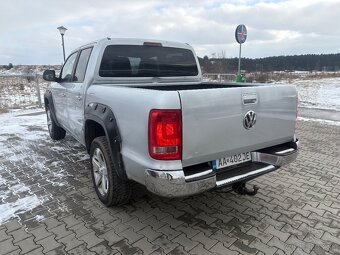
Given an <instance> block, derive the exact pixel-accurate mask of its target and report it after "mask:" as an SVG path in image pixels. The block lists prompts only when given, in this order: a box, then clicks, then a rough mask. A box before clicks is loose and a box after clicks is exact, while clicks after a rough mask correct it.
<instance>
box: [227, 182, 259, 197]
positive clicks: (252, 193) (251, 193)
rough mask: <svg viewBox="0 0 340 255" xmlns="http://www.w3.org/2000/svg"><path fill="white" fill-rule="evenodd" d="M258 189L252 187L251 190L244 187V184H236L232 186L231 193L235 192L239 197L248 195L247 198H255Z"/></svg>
mask: <svg viewBox="0 0 340 255" xmlns="http://www.w3.org/2000/svg"><path fill="white" fill-rule="evenodd" d="M258 190H259V187H258V186H256V185H254V186H253V188H252V189H249V188H247V187H246V184H245V183H243V182H242V183H236V184H234V185H233V191H235V192H236V193H237V194H239V195H248V196H255V195H256V194H257V191H258Z"/></svg>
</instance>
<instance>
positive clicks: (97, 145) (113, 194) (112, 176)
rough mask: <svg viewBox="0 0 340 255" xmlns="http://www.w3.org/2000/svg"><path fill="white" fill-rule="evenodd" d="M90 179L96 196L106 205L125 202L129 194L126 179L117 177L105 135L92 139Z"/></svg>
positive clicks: (129, 189) (128, 185)
mask: <svg viewBox="0 0 340 255" xmlns="http://www.w3.org/2000/svg"><path fill="white" fill-rule="evenodd" d="M90 160H91V171H92V181H93V184H94V187H95V190H96V193H97V196H98V198H99V199H100V200H101V201H102V202H103V204H105V205H106V206H112V205H119V204H125V203H127V202H128V201H129V199H130V196H131V186H130V183H129V182H128V181H125V180H122V179H120V178H119V176H118V174H117V172H116V169H115V167H114V164H113V160H112V156H111V153H110V148H109V144H108V142H107V139H106V137H105V136H100V137H97V138H95V139H94V140H93V142H92V144H91V150H90Z"/></svg>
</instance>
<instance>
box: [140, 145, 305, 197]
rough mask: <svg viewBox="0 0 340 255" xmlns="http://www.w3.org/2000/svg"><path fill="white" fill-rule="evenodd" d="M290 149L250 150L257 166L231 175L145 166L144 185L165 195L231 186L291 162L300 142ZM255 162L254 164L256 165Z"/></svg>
mask: <svg viewBox="0 0 340 255" xmlns="http://www.w3.org/2000/svg"><path fill="white" fill-rule="evenodd" d="M291 144H292V146H291V148H288V149H286V148H285V149H284V150H279V151H274V152H272V151H271V152H270V153H268V152H259V151H256V152H252V161H253V163H261V164H258V167H256V166H255V167H254V165H253V166H252V167H249V170H248V169H246V168H247V167H243V171H240V172H242V173H239V174H235V175H233V176H227V177H226V178H223V176H222V177H221V176H218V175H216V173H215V172H214V171H213V170H212V169H208V170H205V171H202V172H199V173H195V174H192V175H185V174H184V171H183V170H177V171H163V170H153V169H147V170H146V171H145V185H146V187H147V189H148V190H149V191H151V192H152V193H155V194H158V195H160V196H164V197H181V196H189V195H193V194H197V193H201V192H204V191H207V190H210V189H213V188H218V187H223V186H231V185H232V184H234V183H237V182H242V181H243V182H245V181H247V180H250V179H253V178H255V177H257V176H260V175H263V174H265V173H269V172H272V171H274V170H276V169H278V168H279V167H281V166H283V165H286V164H289V163H291V162H293V161H294V160H295V159H296V158H297V156H298V145H299V141H298V140H296V141H295V142H292V143H291ZM255 165H256V164H255ZM245 169H246V171H244V170H245Z"/></svg>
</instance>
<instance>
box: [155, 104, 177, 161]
mask: <svg viewBox="0 0 340 255" xmlns="http://www.w3.org/2000/svg"><path fill="white" fill-rule="evenodd" d="M149 154H150V156H151V157H152V158H154V159H158V160H180V159H182V114H181V110H151V111H150V114H149Z"/></svg>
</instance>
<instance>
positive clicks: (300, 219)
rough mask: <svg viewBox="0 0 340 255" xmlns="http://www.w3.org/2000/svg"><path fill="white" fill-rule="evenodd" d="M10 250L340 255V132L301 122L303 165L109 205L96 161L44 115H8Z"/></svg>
mask: <svg viewBox="0 0 340 255" xmlns="http://www.w3.org/2000/svg"><path fill="white" fill-rule="evenodd" d="M0 123H2V124H1V125H2V127H0V247H1V248H0V254H19V253H20V254H27V253H28V254H42V253H44V254H68V253H70V254H115V253H117V254H119V253H120V254H339V253H340V236H339V235H340V213H339V210H340V196H339V192H340V159H339V148H340V126H336V125H329V124H327V123H324V124H322V123H318V122H310V121H299V122H298V127H297V136H298V137H299V139H300V141H301V143H300V145H301V150H300V155H299V157H298V159H297V160H296V162H294V163H292V164H290V165H289V166H287V167H283V168H281V169H280V170H278V171H276V172H273V173H270V174H267V175H264V176H262V177H260V178H258V179H256V180H254V181H251V182H250V184H256V185H258V186H259V188H260V189H259V192H258V194H257V195H256V196H254V197H251V196H240V195H237V194H235V193H233V192H226V190H223V189H222V190H217V191H211V192H206V193H204V194H200V195H196V196H192V197H188V198H176V199H167V198H161V197H157V196H154V195H152V194H150V193H147V192H146V191H144V190H143V189H142V188H141V187H138V186H136V187H135V190H134V193H135V194H134V197H133V200H132V201H131V202H130V203H129V204H128V205H124V206H120V207H111V208H106V207H105V206H103V205H102V204H101V203H100V201H99V200H98V199H97V197H96V194H95V192H94V189H93V186H92V180H91V176H90V168H89V160H88V159H89V157H88V155H87V153H86V151H85V149H84V148H83V147H82V146H81V145H80V144H78V143H77V142H76V141H75V140H73V139H72V138H71V137H69V136H67V138H66V139H65V140H63V141H59V142H53V141H52V140H51V139H50V138H49V136H48V132H47V128H46V124H45V116H44V114H43V113H41V112H33V113H30V114H24V115H22V114H13V113H11V114H10V113H7V114H1V115H0Z"/></svg>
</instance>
